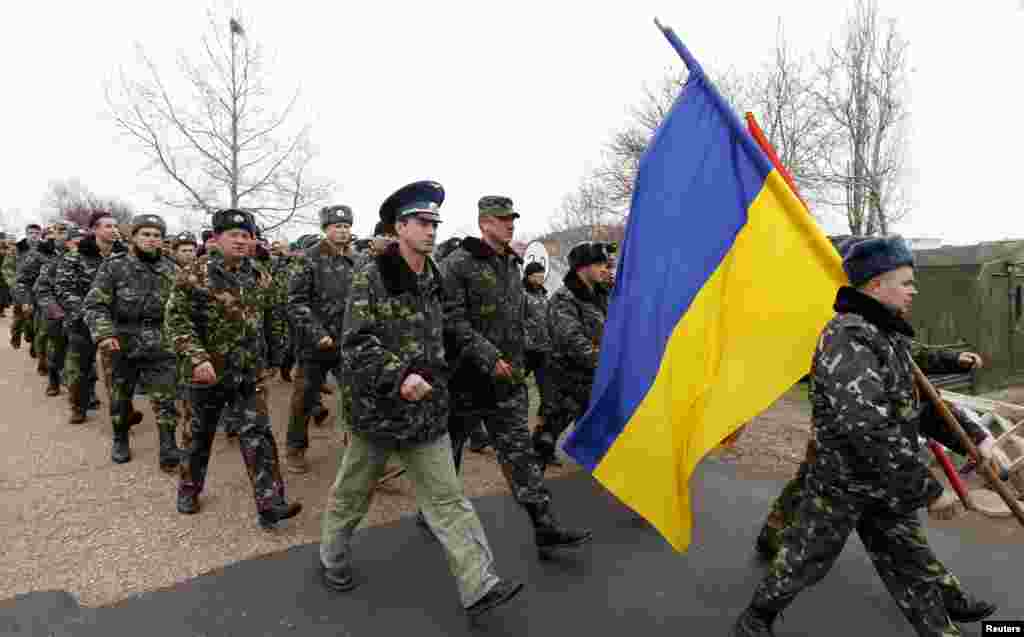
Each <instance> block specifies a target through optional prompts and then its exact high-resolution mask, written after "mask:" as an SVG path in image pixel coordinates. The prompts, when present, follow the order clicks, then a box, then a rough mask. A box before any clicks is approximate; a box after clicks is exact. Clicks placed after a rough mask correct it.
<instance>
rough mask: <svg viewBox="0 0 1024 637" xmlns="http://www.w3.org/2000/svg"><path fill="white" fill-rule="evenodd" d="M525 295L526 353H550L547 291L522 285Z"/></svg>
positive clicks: (542, 288)
mask: <svg viewBox="0 0 1024 637" xmlns="http://www.w3.org/2000/svg"><path fill="white" fill-rule="evenodd" d="M523 292H525V293H526V351H528V352H550V351H551V335H550V334H549V333H548V291H547V290H545V289H544V286H534V285H530V284H528V283H525V282H524V284H523Z"/></svg>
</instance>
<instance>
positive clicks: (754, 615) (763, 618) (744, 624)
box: [732, 606, 778, 637]
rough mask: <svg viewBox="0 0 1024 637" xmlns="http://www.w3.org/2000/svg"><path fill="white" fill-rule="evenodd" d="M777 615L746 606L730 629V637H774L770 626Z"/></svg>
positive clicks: (773, 612)
mask: <svg viewBox="0 0 1024 637" xmlns="http://www.w3.org/2000/svg"><path fill="white" fill-rule="evenodd" d="M777 616H778V613H777V612H775V611H766V610H759V609H757V608H754V607H753V606H748V607H747V609H746V610H745V611H743V614H741V615H740V617H739V619H737V620H736V625H735V626H733V629H732V637H775V631H773V630H772V624H773V623H774V622H775V618H776V617H777Z"/></svg>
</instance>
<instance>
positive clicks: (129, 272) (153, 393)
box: [83, 214, 181, 472]
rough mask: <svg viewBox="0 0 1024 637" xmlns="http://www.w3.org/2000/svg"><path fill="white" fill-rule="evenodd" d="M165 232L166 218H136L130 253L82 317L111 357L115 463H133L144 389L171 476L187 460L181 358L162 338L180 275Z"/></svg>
mask: <svg viewBox="0 0 1024 637" xmlns="http://www.w3.org/2000/svg"><path fill="white" fill-rule="evenodd" d="M166 232H167V226H166V224H165V223H164V220H163V219H162V218H161V217H160V216H159V215H152V214H143V215H136V216H135V217H134V218H133V219H132V230H131V238H130V241H131V247H130V248H129V250H128V251H126V252H122V253H118V254H116V255H113V256H111V257H110V258H109V259H107V260H106V261H104V263H103V264H102V265H101V266H100V268H99V271H98V272H97V273H96V279H95V280H94V281H93V283H92V288H91V289H90V290H89V293H88V294H87V295H86V297H85V301H84V303H83V314H84V318H85V323H86V325H87V326H88V328H89V333H90V334H91V335H92V340H93V342H94V343H96V347H97V348H98V349H99V350H101V351H107V352H111V363H112V367H111V373H112V385H113V396H112V397H111V402H110V421H111V425H112V427H113V444H112V446H111V451H110V458H111V460H113V461H114V462H116V463H119V464H120V463H125V462H128V461H130V460H131V446H130V444H129V441H128V430H129V429H130V427H131V425H130V424H129V419H130V418H131V415H132V411H133V409H132V397H133V396H134V395H135V389H136V387H137V386H139V387H142V389H143V391H144V392H145V394H146V395H147V396H148V397H149V399H150V402H151V403H152V404H153V412H154V413H155V414H156V425H157V430H158V431H159V434H160V454H159V463H160V468H161V469H162V470H164V471H168V472H169V471H173V470H174V469H176V468H177V467H178V464H179V462H180V460H181V452H180V450H179V449H178V445H177V441H176V440H175V431H176V429H177V426H178V412H177V409H176V408H175V406H174V398H175V369H174V355H173V353H172V351H171V348H170V345H169V343H168V341H167V340H166V338H165V336H164V334H163V311H164V305H165V304H166V302H167V299H168V298H169V297H170V293H171V287H172V286H173V284H174V278H175V271H176V268H177V266H176V265H175V264H174V262H173V261H171V260H170V259H169V258H167V257H166V256H164V254H163V249H162V242H163V238H164V235H165V234H166Z"/></svg>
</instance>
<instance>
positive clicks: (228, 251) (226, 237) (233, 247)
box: [216, 228, 253, 259]
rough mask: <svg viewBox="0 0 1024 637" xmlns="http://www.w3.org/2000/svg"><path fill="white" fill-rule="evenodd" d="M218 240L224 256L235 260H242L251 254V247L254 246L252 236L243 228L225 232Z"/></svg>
mask: <svg viewBox="0 0 1024 637" xmlns="http://www.w3.org/2000/svg"><path fill="white" fill-rule="evenodd" d="M216 239H217V244H218V245H219V246H220V250H221V252H223V253H224V256H226V257H229V258H235V259H241V258H242V257H244V256H246V255H247V254H249V249H250V247H249V246H252V245H253V241H252V235H251V234H250V233H249V231H248V230H242V229H241V228H232V229H231V230H225V231H224V232H222V233H220V235H219V236H218V237H216Z"/></svg>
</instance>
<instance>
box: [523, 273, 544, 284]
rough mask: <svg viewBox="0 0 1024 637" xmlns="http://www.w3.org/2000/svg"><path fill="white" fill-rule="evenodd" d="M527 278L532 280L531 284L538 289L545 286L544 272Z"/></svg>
mask: <svg viewBox="0 0 1024 637" xmlns="http://www.w3.org/2000/svg"><path fill="white" fill-rule="evenodd" d="M527 278H528V279H529V280H530V283H532V284H534V285H536V286H537V287H540V286H542V285H544V273H543V272H534V273H533V274H531V275H530V276H528V277H527Z"/></svg>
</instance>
